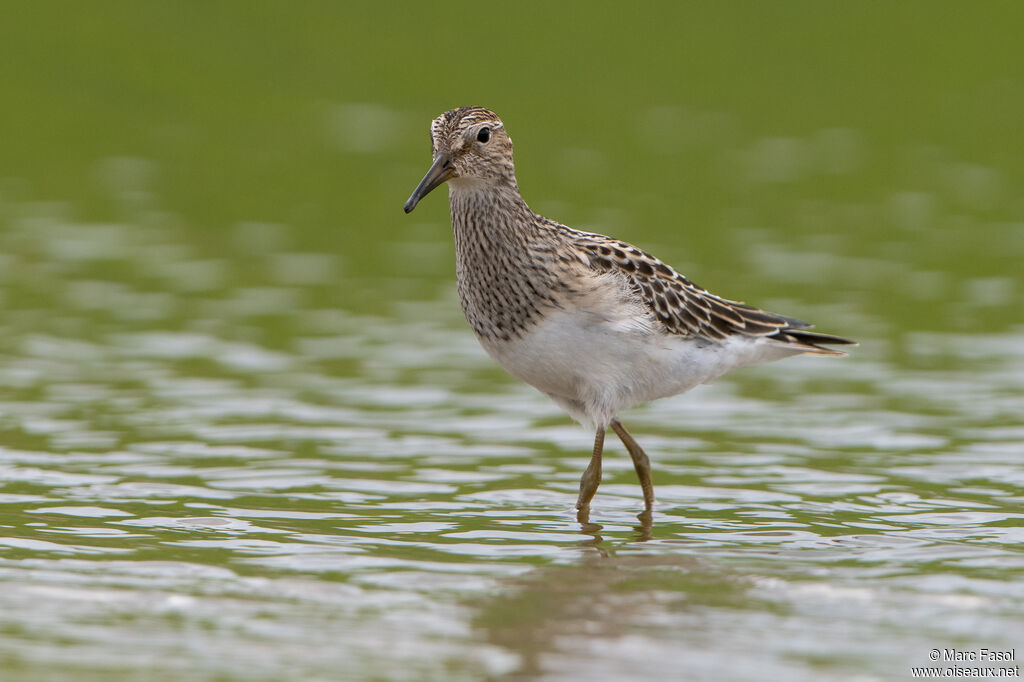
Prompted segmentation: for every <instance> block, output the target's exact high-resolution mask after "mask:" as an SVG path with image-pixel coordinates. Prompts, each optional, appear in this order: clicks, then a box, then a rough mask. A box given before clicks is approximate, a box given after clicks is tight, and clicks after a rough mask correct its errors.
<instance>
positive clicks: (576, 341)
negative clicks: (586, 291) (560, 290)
mask: <svg viewBox="0 0 1024 682" xmlns="http://www.w3.org/2000/svg"><path fill="white" fill-rule="evenodd" d="M616 312H618V313H619V314H620V315H619V319H609V318H608V317H607V315H599V314H597V313H594V312H589V311H586V310H583V309H581V308H571V309H567V310H556V311H553V312H551V313H550V314H549V315H548V316H547V317H546V318H545V319H544V321H543V322H541V323H539V324H538V325H537V326H536V327H534V328H533V329H531V330H530V331H529V332H528V333H527V334H526V335H525V336H524V337H522V338H520V339H516V340H513V341H510V342H495V341H485V340H483V339H481V343H482V345H483V346H484V349H485V350H487V352H488V353H489V354H490V355H491V356H492V357H493V358H494V359H495V360H496V361H497V362H498V364H500V365H501V366H502V367H504V368H505V370H506V371H508V372H509V373H510V374H512V375H513V376H516V377H518V378H519V379H522V380H523V381H525V382H526V383H528V384H530V385H531V386H533V387H535V388H537V389H538V390H540V391H543V392H544V393H546V394H548V395H549V396H551V398H552V399H554V400H555V402H557V403H558V404H559V405H561V406H562V407H563V408H564V409H565V410H566V411H567V412H569V414H571V415H572V416H573V418H575V419H576V420H578V421H581V422H590V423H593V424H596V425H598V426H602V427H604V426H607V425H608V423H609V422H610V421H611V420H612V418H613V417H615V415H616V414H617V413H618V412H620V411H622V410H625V409H628V408H630V407H632V406H633V405H636V404H637V403H641V402H646V401H648V400H654V399H656V398H664V397H667V396H670V395H676V394H677V393H682V392H684V391H688V390H689V389H691V388H693V387H694V386H696V385H697V384H701V383H706V382H709V381H711V380H713V379H715V378H716V377H718V376H720V375H722V374H723V373H725V372H727V371H729V370H731V369H734V368H736V367H741V366H743V365H748V364H752V363H755V362H764V361H768V360H777V359H779V358H783V357H786V356H788V355H793V354H794V353H795V352H796V351H794V350H793V349H790V348H786V347H785V346H782V345H780V344H776V343H774V342H772V341H769V340H767V339H762V338H754V337H735V338H732V339H728V340H725V341H708V340H703V339H693V338H682V337H678V336H671V335H666V334H664V333H663V332H661V331H660V329H655V328H652V326H653V324H652V323H651V322H650V321H649V319H646V318H645V317H644V316H643V315H642V314H641V313H640V311H638V310H635V309H633V308H632V307H624V308H620V309H619V310H618V311H616Z"/></svg>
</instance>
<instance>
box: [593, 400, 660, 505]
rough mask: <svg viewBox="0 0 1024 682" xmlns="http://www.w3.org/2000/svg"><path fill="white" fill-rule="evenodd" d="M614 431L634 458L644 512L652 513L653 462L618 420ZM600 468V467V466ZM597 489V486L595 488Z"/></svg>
mask: <svg viewBox="0 0 1024 682" xmlns="http://www.w3.org/2000/svg"><path fill="white" fill-rule="evenodd" d="M611 426H612V430H614V431H615V433H616V434H617V435H618V436H619V440H621V441H622V444H623V445H625V446H626V449H627V450H629V456H630V457H632V458H633V468H634V469H636V475H637V478H639V479H640V487H641V488H643V491H644V511H648V512H649V511H650V510H651V507H653V506H654V484H652V483H651V460H649V459H648V458H647V453H646V452H644V450H643V448H641V447H640V445H639V444H638V443H637V442H636V441H635V440H633V436H632V435H630V433H629V431H627V430H626V427H625V426H623V425H622V422H620V421H619V420H618V419H613V420H612V424H611ZM599 466H600V465H599ZM595 489H596V486H595Z"/></svg>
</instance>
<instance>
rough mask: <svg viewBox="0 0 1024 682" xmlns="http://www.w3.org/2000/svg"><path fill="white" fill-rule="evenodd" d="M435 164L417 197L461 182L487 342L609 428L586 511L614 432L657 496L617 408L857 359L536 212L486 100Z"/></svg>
mask: <svg viewBox="0 0 1024 682" xmlns="http://www.w3.org/2000/svg"><path fill="white" fill-rule="evenodd" d="M430 130H431V141H432V150H433V156H434V162H433V164H432V165H431V167H430V170H429V171H427V174H426V175H425V176H424V177H423V180H422V181H420V184H419V185H418V186H417V187H416V189H415V190H414V191H413V193H412V195H411V196H410V197H409V200H408V201H407V202H406V204H405V211H406V213H408V212H410V211H412V210H413V209H414V208H415V207H416V204H417V203H419V201H420V199H422V198H423V197H424V196H426V195H427V194H428V193H429V192H430V191H432V190H433V189H434V188H436V187H438V186H439V185H440V184H442V183H444V182H447V183H448V184H449V188H450V198H449V201H450V208H451V218H452V231H453V233H454V237H455V254H456V274H457V280H458V291H459V299H460V301H461V303H462V308H463V311H464V312H465V314H466V319H467V320H468V321H469V324H470V326H471V327H472V328H473V331H474V333H475V334H476V336H477V338H478V340H479V341H480V343H481V345H483V347H484V349H485V350H487V352H488V353H489V354H490V355H491V356H492V357H493V358H494V359H495V360H497V362H498V363H499V364H500V365H501V366H502V367H504V368H505V369H506V370H507V371H508V372H509V373H511V374H512V375H514V376H516V377H519V378H520V379H522V380H523V381H525V382H527V383H528V384H530V385H532V386H534V387H536V388H537V389H539V390H541V391H542V392H544V393H546V394H547V395H548V396H550V397H551V398H552V399H553V400H554V401H555V402H556V403H557V404H559V405H560V406H561V407H562V408H564V409H565V410H566V411H568V412H569V413H570V414H571V415H572V416H573V417H574V418H576V419H577V420H579V421H581V422H588V421H589V422H591V423H593V424H594V425H595V426H596V429H597V433H596V436H595V439H594V451H593V455H592V457H591V461H590V465H589V466H588V467H587V470H586V472H585V473H584V474H583V478H582V479H581V481H580V495H579V498H578V499H577V508H578V509H579V510H580V513H581V515H582V516H584V517H585V516H586V514H587V511H588V509H589V505H590V500H591V499H592V498H593V496H594V493H595V492H596V491H597V487H598V485H599V483H600V480H601V455H602V452H603V446H604V433H605V430H606V429H607V428H609V427H611V428H612V430H613V431H615V433H616V434H617V435H618V436H619V438H620V439H621V440H622V442H623V444H624V445H625V446H626V449H627V450H628V451H629V453H630V456H631V457H632V458H633V464H634V466H635V468H636V471H637V475H638V476H639V478H640V483H641V486H642V488H643V493H644V504H645V513H646V514H648V515H649V513H650V510H651V507H652V505H653V502H654V492H653V486H652V485H651V480H650V463H649V462H648V458H647V455H646V454H645V453H644V451H643V450H642V449H641V448H640V446H639V445H638V444H637V443H636V441H635V440H634V439H633V437H632V436H631V435H630V434H629V432H628V431H626V428H625V427H624V426H623V425H622V423H621V422H619V421H618V419H617V418H616V415H617V414H618V413H619V412H620V411H622V410H624V409H627V408H629V407H631V406H633V405H635V404H637V403H640V402H645V401H648V400H654V399H657V398H663V397H666V396H670V395H675V394H677V393H682V392H684V391H687V390H689V389H691V388H693V387H694V386H696V385H698V384H700V383H707V382H710V381H712V380H714V379H715V378H716V377H718V376H720V375H722V374H724V373H725V372H727V371H729V370H731V369H735V368H737V367H742V366H745V365H750V364H754V363H758V362H766V361H770V360H777V359H780V358H784V357H787V356H790V355H797V354H800V353H810V354H814V355H845V353H843V352H841V351H837V350H833V349H831V348H828V347H827V346H829V345H849V344H853V343H854V342H853V341H850V340H848V339H844V338H841V337H838V336H829V335H827V334H820V333H817V332H812V331H809V329H808V328H809V327H810V325H809V324H807V323H806V322H801V321H800V320H797V319H794V318H791V317H784V316H782V315H776V314H774V313H769V312H766V311H764V310H760V309H758V308H754V307H752V306H748V305H746V304H743V303H739V302H736V301H730V300H728V299H725V298H721V297H719V296H716V295H714V294H712V293H710V292H708V291H706V290H705V289H702V288H701V287H699V286H697V285H696V284H694V283H693V282H691V281H690V280H688V279H687V278H685V277H684V276H682V275H681V274H679V273H677V272H676V271H675V270H673V269H672V268H671V267H670V266H668V265H666V264H665V263H663V262H661V261H660V260H658V259H657V258H655V257H654V256H652V255H650V254H648V253H646V252H644V251H641V250H640V249H638V248H636V247H635V246H633V245H631V244H628V243H626V242H623V241H619V240H617V239H612V238H610V237H605V236H603V235H599V234H593V233H589V232H581V231H578V230H574V229H572V228H569V227H566V226H565V225H562V224H560V223H557V222H555V221H553V220H549V219H548V218H545V217H543V216H541V215H538V214H537V213H534V212H533V211H532V210H530V208H529V206H527V205H526V202H525V201H523V198H522V196H521V195H520V194H519V186H518V184H517V183H516V178H515V167H514V165H513V162H512V140H511V139H510V138H509V137H508V134H507V132H506V131H505V126H504V124H503V123H502V122H501V119H499V118H498V116H497V115H496V114H495V113H494V112H492V111H490V110H488V109H484V108H482V107H461V108H459V109H453V110H451V111H448V112H445V113H444V114H441V115H440V116H438V117H437V118H436V119H434V121H433V123H432V125H431V129H430Z"/></svg>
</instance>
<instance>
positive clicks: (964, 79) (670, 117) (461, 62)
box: [0, 1, 1024, 326]
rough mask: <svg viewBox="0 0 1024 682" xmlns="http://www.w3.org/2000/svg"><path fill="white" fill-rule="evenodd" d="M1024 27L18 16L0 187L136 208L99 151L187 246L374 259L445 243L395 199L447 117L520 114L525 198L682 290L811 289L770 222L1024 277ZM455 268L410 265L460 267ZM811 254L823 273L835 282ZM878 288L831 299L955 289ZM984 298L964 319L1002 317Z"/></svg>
mask: <svg viewBox="0 0 1024 682" xmlns="http://www.w3.org/2000/svg"><path fill="white" fill-rule="evenodd" d="M1022 21H1024V9H1022V8H1021V7H1020V5H1019V4H1017V3H1010V2H1008V3H982V4H969V3H933V2H911V3H882V2H878V3H818V2H786V3H746V2H742V3H741V2H726V3H701V4H691V3H649V4H643V5H639V6H635V7H634V6H624V5H622V4H621V3H611V2H587V3H556V4H551V3H517V4H516V5H514V6H510V7H506V6H501V5H495V4H487V3H483V4H452V3H400V4H394V5H387V4H385V5H382V4H381V3H357V2H345V3H333V2H307V3H302V4H300V5H295V4H292V3H283V2H277V3H268V2H214V3H191V2H185V3H155V2H109V1H105V2H94V3H88V4H78V3H56V2H43V3H33V4H29V3H11V4H8V5H6V6H5V7H4V9H2V10H0V83H2V84H3V100H4V103H3V106H0V130H2V131H3V145H2V150H0V178H3V185H2V191H3V195H2V196H3V198H4V199H6V200H7V202H8V203H11V202H25V201H54V200H56V201H60V202H65V203H66V206H67V207H69V208H68V210H70V211H71V212H72V213H73V215H74V216H75V217H76V219H80V220H94V221H95V220H100V221H104V220H120V219H125V218H126V215H125V211H126V206H125V202H126V199H125V194H126V193H125V192H123V191H114V189H112V184H114V185H116V184H117V183H122V184H123V183H124V182H128V181H127V180H125V179H124V177H122V176H123V175H124V174H123V173H122V174H121V176H117V175H116V174H115V178H114V180H111V178H110V175H111V173H110V164H109V163H106V161H107V160H109V159H111V158H121V157H128V158H132V159H143V160H145V161H146V162H147V165H146V166H145V168H146V170H147V173H146V175H145V181H144V183H142V184H144V187H143V188H142V189H144V190H145V192H144V193H145V195H146V197H148V199H149V201H150V203H149V204H148V205H149V207H150V208H158V209H159V210H160V211H161V212H162V213H163V214H164V215H165V218H167V219H170V220H172V221H173V222H174V224H175V225H176V226H177V227H178V228H179V229H181V230H183V231H188V232H191V233H192V237H190V239H194V240H196V241H198V242H208V243H209V248H211V249H219V250H222V249H227V250H230V249H232V248H235V246H237V245H232V244H229V243H228V242H225V241H223V240H222V239H221V236H222V235H224V234H225V233H226V232H227V230H226V228H229V227H231V226H232V225H235V224H237V223H239V222H243V221H253V222H269V223H279V224H283V225H286V226H287V228H288V230H289V232H290V234H291V235H292V237H293V238H294V239H295V240H296V243H297V244H300V245H303V246H304V247H305V248H315V249H318V250H324V251H329V252H338V253H341V254H343V255H344V256H345V257H346V262H347V266H348V267H349V268H350V269H349V272H350V273H353V274H358V273H364V274H371V273H380V272H381V271H382V270H383V271H387V270H388V269H389V268H391V267H392V264H391V261H390V260H389V256H388V253H389V249H390V247H391V245H392V244H393V243H394V242H395V241H396V240H398V241H401V240H403V239H406V238H410V237H411V236H412V235H410V232H409V229H410V228H409V226H410V224H411V223H417V224H421V223H423V221H426V220H429V221H431V222H433V223H437V224H438V226H437V229H434V230H429V231H421V232H419V233H416V236H417V237H418V238H420V239H423V238H424V235H428V236H429V239H432V240H435V241H436V242H438V243H439V244H443V243H445V239H446V238H447V236H446V234H444V232H445V231H446V227H445V226H444V223H445V220H446V217H445V212H446V207H445V202H444V201H443V200H441V198H440V197H434V198H432V201H430V202H427V203H426V204H425V205H424V206H423V207H422V208H421V209H420V211H419V212H418V213H417V214H416V215H414V216H412V217H409V218H407V217H405V216H403V215H402V213H401V210H400V207H401V204H402V201H403V200H404V198H405V197H406V196H407V195H408V192H409V191H410V189H411V188H412V187H413V186H414V185H415V183H416V181H417V180H418V178H419V177H420V175H421V173H422V171H423V170H424V169H425V168H426V166H427V164H428V163H429V158H428V155H429V154H428V145H427V139H428V136H427V129H428V124H429V121H430V119H431V118H432V117H433V116H435V115H436V114H438V113H440V112H441V111H443V110H445V109H447V108H451V107H454V106H458V105H464V104H481V105H485V106H488V107H491V108H493V109H495V110H496V111H498V112H499V113H500V114H501V115H502V116H503V118H504V119H505V121H506V124H507V125H508V127H509V129H510V131H511V133H512V136H513V139H514V140H515V142H516V144H517V164H518V169H519V179H520V184H521V186H522V188H523V192H524V195H525V196H526V198H527V200H528V201H530V202H531V203H532V204H533V205H534V207H535V208H537V209H538V210H541V211H542V212H548V213H550V214H552V217H555V218H556V219H559V220H561V221H563V222H566V223H568V224H570V225H576V226H584V227H590V228H593V229H600V230H605V231H608V232H613V233H615V234H616V235H619V236H622V237H624V238H627V239H630V240H632V241H635V242H638V243H640V244H642V245H644V246H648V247H651V248H655V247H658V248H660V249H661V253H662V254H663V257H664V258H666V259H668V260H672V261H674V262H676V263H678V264H679V265H680V267H681V268H684V269H686V268H685V266H688V265H691V264H693V263H701V264H702V265H701V266H699V270H698V271H696V272H694V271H693V269H692V267H691V268H690V271H691V274H692V275H693V276H694V277H695V278H696V279H697V281H699V282H701V283H703V284H705V285H706V286H709V287H715V288H716V289H718V290H722V292H723V293H724V294H726V295H732V296H738V295H739V294H740V293H742V292H745V291H750V288H751V285H753V284H754V283H755V282H757V286H759V287H761V288H762V289H761V290H763V291H765V292H766V293H767V295H768V297H774V296H797V295H798V294H797V292H796V289H795V288H792V287H788V286H787V285H786V283H784V282H783V283H778V282H777V283H772V282H771V281H767V282H766V281H764V280H765V279H766V278H765V277H764V273H760V274H759V275H758V277H756V278H754V279H751V280H750V281H746V280H745V275H743V274H737V271H741V272H742V271H744V270H746V269H748V266H749V262H748V261H749V259H750V258H754V256H752V255H749V254H743V253H742V248H743V245H745V244H749V243H750V238H751V235H756V234H757V232H758V231H759V230H769V231H771V233H772V234H775V235H778V234H781V235H785V236H786V238H787V239H791V240H792V241H793V242H794V243H799V241H800V239H802V238H808V235H812V234H813V235H818V236H821V235H838V237H837V238H838V239H839V241H838V242H833V243H832V245H833V246H834V245H837V244H841V245H842V249H843V250H844V252H845V255H848V256H854V257H859V258H867V259H877V260H881V261H897V262H914V263H917V264H918V265H919V266H920V268H921V269H923V270H926V271H930V270H935V269H942V270H947V271H948V270H952V271H955V272H957V273H960V274H962V275H963V276H964V277H979V276H986V275H991V274H992V273H994V272H995V273H1007V272H1014V271H1015V269H1016V259H1017V258H1018V256H1019V254H1020V251H1021V249H1022V238H1021V237H1020V235H1019V230H1015V231H1012V232H1007V231H1006V230H1002V231H1001V230H999V229H996V228H994V227H993V225H995V224H1006V223H1008V222H1011V221H1020V220H1021V219H1022V218H1024V201H1022V199H1021V195H1020V192H1019V190H1018V189H1017V188H1019V187H1020V185H1021V180H1022V173H1024V161H1022V159H1024V136H1022V135H1021V134H1020V131H1019V126H1020V121H1021V120H1024V80H1022V71H1021V70H1022V66H1021V65H1022V63H1024V62H1022V61H1021V59H1020V48H1019V30H1020V26H1021V25H1022ZM133 168H134V167H133ZM136 170H138V169H136ZM136 182H142V181H138V180H136ZM115 189H116V188H115ZM120 189H123V187H121V188H120ZM129 203H130V197H129ZM128 208H130V207H128ZM1008 239H1009V240H1010V243H1007V240H1008ZM1014 240H1015V241H1014ZM754 241H755V242H756V239H755V240H754ZM816 243H817V244H820V245H822V246H824V247H825V249H826V250H828V249H829V246H830V245H829V244H825V243H824V242H816ZM1007 247H1009V248H1007ZM449 252H450V249H437V250H435V251H431V252H430V254H429V255H430V257H429V258H426V257H424V261H423V262H421V263H420V264H419V267H420V268H421V269H422V270H425V271H426V272H421V273H420V274H428V275H433V276H436V277H437V278H438V280H439V281H444V280H443V278H448V279H450V273H451V256H450V253H449ZM954 256H955V258H954ZM805 265H806V267H807V268H808V272H809V274H807V279H808V280H810V281H813V280H814V279H815V278H816V276H824V275H828V274H831V275H837V274H841V273H837V272H836V271H835V269H834V268H829V267H825V266H821V267H818V266H815V265H814V264H812V263H806V264H805ZM876 275H877V276H876V277H874V278H872V277H869V276H867V275H866V274H864V273H861V274H860V275H859V276H857V277H851V278H850V281H848V282H831V283H829V284H828V286H830V287H832V288H833V290H834V291H835V292H836V295H835V296H834V297H830V298H832V299H833V300H835V298H839V299H840V300H844V299H842V297H843V296H844V295H845V296H847V298H846V299H845V300H847V301H848V302H851V303H854V304H856V305H860V306H868V307H874V306H885V307H888V312H887V316H899V317H901V318H902V319H905V320H906V321H907V322H908V323H910V322H912V323H913V324H914V325H918V326H922V325H924V326H930V325H945V324H948V321H945V320H944V319H943V318H945V316H944V315H943V314H942V310H943V308H942V307H940V301H941V300H943V299H949V298H951V297H952V298H956V297H957V295H958V294H957V292H956V290H955V286H954V287H953V288H951V289H949V290H948V291H945V292H936V293H938V294H939V295H935V296H931V295H929V296H915V297H911V299H912V300H906V299H905V298H904V297H903V296H895V297H893V296H891V295H890V294H889V289H890V288H891V287H899V286H900V282H899V281H892V280H890V281H889V282H882V281H880V280H882V279H884V278H885V274H884V272H883V271H882V270H878V272H877V273H876ZM729 277H733V278H738V279H739V282H738V283H737V286H736V290H735V291H731V290H730V289H731V288H732V287H730V286H728V285H727V282H726V280H727V278H729ZM768 279H770V278H768ZM777 287H781V288H777ZM1013 298H1014V300H1016V298H1015V297H1013ZM921 299H932V301H931V303H933V304H934V305H932V304H930V303H929V301H927V300H926V301H922V300H921ZM1004 302H1005V303H1009V301H1004ZM995 307H996V308H997V309H996V310H986V311H981V312H979V313H978V314H979V315H981V316H982V317H983V318H984V319H983V320H978V319H971V320H965V321H964V322H965V324H967V325H968V326H973V325H976V324H979V323H982V322H984V323H986V324H989V323H990V324H995V325H998V324H999V323H1000V322H999V321H1000V320H1001V319H1004V318H1005V313H1006V311H1007V308H1006V307H1004V306H998V305H997V306H995ZM876 312H877V311H876Z"/></svg>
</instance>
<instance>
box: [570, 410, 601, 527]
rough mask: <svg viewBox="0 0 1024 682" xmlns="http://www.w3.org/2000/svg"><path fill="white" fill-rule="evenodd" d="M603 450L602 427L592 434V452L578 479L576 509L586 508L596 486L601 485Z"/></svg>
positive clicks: (592, 497) (595, 490)
mask: <svg viewBox="0 0 1024 682" xmlns="http://www.w3.org/2000/svg"><path fill="white" fill-rule="evenodd" d="M603 450H604V429H603V428H599V429H598V430H597V435H595V436H594V454H593V456H592V457H591V458H590V464H589V465H588V466H587V470H586V471H584V472H583V478H581V479H580V496H579V499H578V500H576V508H577V509H586V508H587V507H589V506H590V500H592V499H594V493H596V492H597V486H599V485H601V452H602V451H603Z"/></svg>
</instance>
